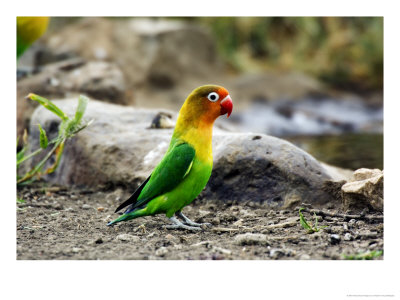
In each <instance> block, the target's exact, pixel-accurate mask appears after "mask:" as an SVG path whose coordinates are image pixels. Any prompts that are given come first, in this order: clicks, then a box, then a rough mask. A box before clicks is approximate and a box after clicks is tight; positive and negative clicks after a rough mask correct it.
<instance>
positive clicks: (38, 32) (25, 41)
mask: <svg viewBox="0 0 400 300" xmlns="http://www.w3.org/2000/svg"><path fill="white" fill-rule="evenodd" d="M48 24H49V17H17V58H18V57H20V56H21V55H22V54H23V53H24V52H25V50H26V49H28V48H29V46H30V45H32V43H33V42H34V41H36V40H37V39H38V38H40V37H41V36H42V34H43V33H44V32H45V31H46V29H47V25H48Z"/></svg>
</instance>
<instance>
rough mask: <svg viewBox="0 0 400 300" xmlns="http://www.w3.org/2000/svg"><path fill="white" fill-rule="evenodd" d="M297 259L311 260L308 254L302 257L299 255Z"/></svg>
mask: <svg viewBox="0 0 400 300" xmlns="http://www.w3.org/2000/svg"><path fill="white" fill-rule="evenodd" d="M299 259H300V260H309V259H311V256H310V255H308V254H302V255H300V257H299Z"/></svg>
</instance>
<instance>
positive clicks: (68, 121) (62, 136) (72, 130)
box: [17, 94, 93, 185]
mask: <svg viewBox="0 0 400 300" xmlns="http://www.w3.org/2000/svg"><path fill="white" fill-rule="evenodd" d="M27 99H30V100H33V101H37V102H38V103H40V104H41V105H42V106H44V107H45V108H46V109H48V110H49V111H51V112H52V113H54V114H55V115H57V116H58V117H59V118H60V119H61V123H60V125H59V130H58V135H57V137H56V138H54V139H52V140H51V141H49V140H48V138H47V135H46V131H45V130H44V129H43V128H42V126H41V125H40V124H38V127H39V133H40V135H39V144H40V148H39V149H37V150H35V151H33V152H32V153H30V154H28V155H26V153H27V152H28V148H29V145H28V135H27V132H26V130H25V132H24V135H23V147H22V149H21V150H20V151H18V152H17V184H18V185H22V184H29V183H31V182H33V181H35V180H36V179H38V178H40V176H42V175H45V174H50V173H53V172H54V171H55V170H56V169H57V167H58V164H59V163H60V159H61V156H62V153H63V150H64V145H65V142H66V140H67V139H69V138H72V137H73V136H74V135H75V134H77V133H78V132H79V131H81V130H82V129H84V128H86V127H87V126H89V125H90V124H91V123H92V121H93V120H90V121H89V122H87V123H85V122H83V121H82V117H83V115H84V113H85V110H86V107H87V104H88V101H89V98H87V97H85V96H82V95H81V96H79V98H78V107H77V109H76V112H75V116H74V118H70V117H68V116H67V114H66V113H64V112H63V111H62V110H61V109H60V108H59V107H57V106H56V105H55V104H54V103H52V102H51V101H49V100H47V99H46V98H43V97H41V96H38V95H35V94H29V95H28V96H27ZM50 145H52V147H51V149H50V150H49V151H48V152H47V154H46V155H45V156H44V158H43V159H42V160H41V161H40V162H39V163H37V164H36V165H35V166H34V167H33V168H32V169H31V170H29V171H28V172H26V173H25V174H24V175H23V176H18V168H19V167H20V165H21V164H22V163H23V162H25V161H26V160H28V159H30V158H32V157H34V156H36V155H38V154H39V153H41V152H42V151H44V150H46V149H48V148H49V146H50ZM17 146H18V139H17ZM52 155H55V162H54V163H53V164H52V165H51V166H49V167H48V168H47V169H46V170H43V167H44V165H45V163H46V162H47V161H48V160H49V159H50V157H51V156H52Z"/></svg>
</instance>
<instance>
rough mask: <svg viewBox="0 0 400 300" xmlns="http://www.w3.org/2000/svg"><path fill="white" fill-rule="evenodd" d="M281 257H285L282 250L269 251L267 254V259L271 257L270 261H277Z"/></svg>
mask: <svg viewBox="0 0 400 300" xmlns="http://www.w3.org/2000/svg"><path fill="white" fill-rule="evenodd" d="M282 256H285V252H284V251H283V250H282V249H271V251H270V252H269V257H271V258H272V259H278V258H281V257H282Z"/></svg>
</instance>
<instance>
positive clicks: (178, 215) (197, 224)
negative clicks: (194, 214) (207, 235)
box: [175, 211, 211, 227]
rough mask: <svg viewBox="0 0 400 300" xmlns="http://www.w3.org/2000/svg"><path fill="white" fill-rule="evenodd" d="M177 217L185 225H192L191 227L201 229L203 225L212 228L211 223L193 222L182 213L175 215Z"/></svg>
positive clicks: (178, 212)
mask: <svg viewBox="0 0 400 300" xmlns="http://www.w3.org/2000/svg"><path fill="white" fill-rule="evenodd" d="M175 215H176V216H177V217H178V218H179V219H181V220H183V223H185V224H187V225H190V226H197V227H201V226H202V225H205V226H211V224H210V223H196V222H193V221H192V220H190V219H189V218H188V217H186V216H185V215H184V214H183V213H182V211H177V212H176V213H175Z"/></svg>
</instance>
